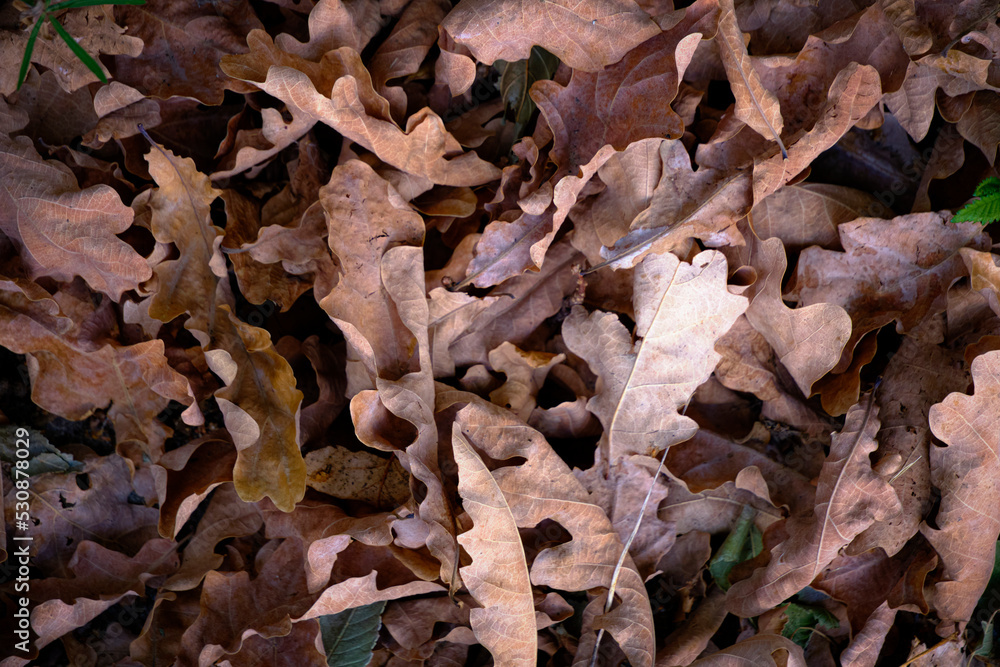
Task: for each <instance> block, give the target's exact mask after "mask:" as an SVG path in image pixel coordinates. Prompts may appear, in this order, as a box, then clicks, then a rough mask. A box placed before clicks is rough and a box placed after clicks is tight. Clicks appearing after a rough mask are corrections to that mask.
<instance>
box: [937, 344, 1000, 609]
mask: <svg viewBox="0 0 1000 667" xmlns="http://www.w3.org/2000/svg"><path fill="white" fill-rule="evenodd" d="M997 377H1000V352H987V353H985V354H982V355H980V356H978V357H976V358H975V359H974V360H973V362H972V381H973V382H974V383H975V393H974V394H973V395H972V396H966V395H965V394H958V393H953V394H949V395H948V396H947V398H945V399H944V400H943V401H942V402H940V403H937V404H935V405H933V406H932V407H931V409H930V426H931V431H932V432H933V433H934V435H935V436H936V437H938V438H940V439H941V440H942V441H943V442H944V443H945V444H946V445H947V446H946V447H937V446H932V447H931V452H930V459H931V481H932V482H933V483H934V485H935V486H936V487H937V488H939V489H940V490H941V508H940V509H939V510H938V514H937V520H936V524H937V529H935V528H932V527H931V526H929V525H927V524H926V523H924V524H922V525H921V526H920V532H921V533H923V535H924V537H926V538H927V541H928V542H930V543H931V545H932V546H933V547H934V549H935V550H936V551H937V552H938V554H939V555H940V556H941V566H942V569H943V572H942V575H943V577H942V580H941V581H940V582H939V583H937V584H935V586H934V588H935V595H934V607H935V608H936V609H937V611H938V614H939V616H940V618H941V620H942V622H948V621H954V622H957V623H958V624H959V625H960V626H964V624H965V622H966V621H968V620H969V618H970V617H971V614H972V611H973V609H974V608H975V606H976V602H977V601H978V599H979V595H980V593H981V592H982V591H983V588H984V587H985V585H986V582H987V581H988V580H989V578H990V574H991V572H992V570H993V553H994V551H995V549H996V542H997V536H998V534H1000V516H998V515H997V507H998V506H1000V503H998V501H997V498H998V495H1000V488H998V483H1000V482H998V480H1000V473H998V472H997V468H998V467H1000V465H998V460H1000V459H998V454H997V452H998V447H1000V443H998V442H997V433H998V432H1000V425H998V419H1000V416H998V414H997V411H996V405H997V400H998V397H997V395H998V393H1000V384H997V380H996V378H997Z"/></svg>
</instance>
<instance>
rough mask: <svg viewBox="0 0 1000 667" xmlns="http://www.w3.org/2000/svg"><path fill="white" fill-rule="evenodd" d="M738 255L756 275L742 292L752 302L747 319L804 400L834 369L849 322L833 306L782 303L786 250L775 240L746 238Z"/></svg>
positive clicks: (847, 336) (847, 316)
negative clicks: (745, 243)
mask: <svg viewBox="0 0 1000 667" xmlns="http://www.w3.org/2000/svg"><path fill="white" fill-rule="evenodd" d="M740 255H742V256H744V257H748V259H747V260H745V262H746V264H748V265H749V266H752V267H753V268H754V269H756V271H757V280H756V281H755V282H754V283H753V285H751V286H750V287H749V288H747V291H745V292H744V293H743V295H744V296H746V297H747V298H748V299H749V300H750V303H749V305H748V306H747V311H746V318H747V320H748V321H749V322H750V324H751V325H753V327H754V328H755V329H757V331H759V332H760V333H761V334H763V336H764V338H766V339H767V342H768V343H770V345H771V347H772V348H773V349H774V352H775V354H776V355H777V357H778V359H779V360H780V361H781V363H782V365H784V367H785V368H786V369H787V370H788V372H789V373H790V374H791V376H792V378H793V379H794V380H795V383H796V384H797V385H798V387H799V389H800V390H801V391H802V394H803V396H805V397H807V398H808V397H809V396H810V395H811V394H812V386H813V384H814V383H815V382H816V381H817V380H818V379H819V378H821V377H823V376H824V375H826V373H827V372H828V371H829V370H830V369H832V368H833V367H834V366H836V365H837V362H838V361H840V356H841V352H842V351H843V349H844V344H845V343H846V342H847V340H848V338H850V335H851V318H850V316H849V315H848V314H847V313H846V312H845V311H844V309H843V308H841V307H840V306H837V305H835V304H832V303H817V304H813V305H811V306H806V307H805V308H796V309H792V308H789V307H788V306H786V305H785V303H784V302H783V301H782V294H781V282H782V280H783V279H784V276H785V268H786V260H785V249H784V247H783V245H782V243H781V241H780V240H778V239H768V240H766V241H759V240H757V239H756V238H753V237H748V238H747V245H746V246H745V248H744V249H741V251H740Z"/></svg>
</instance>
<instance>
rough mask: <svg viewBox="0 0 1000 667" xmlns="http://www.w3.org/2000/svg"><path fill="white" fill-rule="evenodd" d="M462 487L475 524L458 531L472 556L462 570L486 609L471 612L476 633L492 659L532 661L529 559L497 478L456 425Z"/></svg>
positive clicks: (506, 662) (454, 434) (515, 666)
mask: <svg viewBox="0 0 1000 667" xmlns="http://www.w3.org/2000/svg"><path fill="white" fill-rule="evenodd" d="M452 446H453V448H454V450H453V451H454V455H455V463H456V464H457V465H458V493H459V496H460V497H461V498H462V505H463V507H464V508H465V511H466V512H468V513H469V516H470V517H472V521H473V527H472V529H471V530H469V531H466V532H464V533H462V534H461V535H459V536H458V542H459V544H461V545H462V547H464V548H465V550H466V551H467V552H468V553H469V555H470V556H471V557H472V564H471V565H466V566H464V567H460V568H459V569H458V572H459V574H460V575H461V576H462V581H463V583H464V584H465V586H466V588H468V589H469V593H471V594H472V597H473V598H475V600H476V601H477V602H479V603H480V604H481V605H482V607H483V608H482V609H473V610H472V611H470V612H469V622H470V623H471V624H472V630H473V632H475V633H476V639H478V640H479V642H480V643H481V644H482V645H483V646H485V647H486V648H487V650H489V652H490V653H491V654H492V655H493V658H494V660H496V661H497V662H498V663H500V664H504V665H511V666H512V667H518V666H530V665H534V664H535V662H536V660H537V652H538V641H537V637H536V634H535V610H534V605H533V604H532V596H531V582H530V581H529V579H528V564H527V562H526V561H525V557H524V550H523V548H522V546H521V536H520V535H519V534H518V532H517V524H516V522H515V519H514V515H513V514H512V509H511V507H510V506H509V505H508V504H507V501H506V499H505V498H504V494H503V493H502V492H501V490H500V487H499V485H498V483H497V480H496V479H495V478H494V477H493V475H492V474H491V473H490V470H489V469H488V468H487V467H486V464H484V463H483V460H482V459H481V458H480V457H479V455H478V454H477V453H476V452H475V450H474V449H473V448H472V446H471V445H470V444H469V442H468V440H466V439H465V437H464V436H463V435H462V434H461V433H459V432H458V431H457V430H456V431H453V432H452Z"/></svg>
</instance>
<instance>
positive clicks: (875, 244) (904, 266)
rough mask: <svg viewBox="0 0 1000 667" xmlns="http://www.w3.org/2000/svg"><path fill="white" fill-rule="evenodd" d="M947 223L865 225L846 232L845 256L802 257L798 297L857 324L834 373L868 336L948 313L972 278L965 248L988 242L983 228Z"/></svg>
mask: <svg viewBox="0 0 1000 667" xmlns="http://www.w3.org/2000/svg"><path fill="white" fill-rule="evenodd" d="M948 219H950V214H939V213H916V214H912V215H905V216H900V217H897V218H893V219H892V220H881V219H879V218H859V219H857V220H855V221H854V222H849V223H845V224H843V225H841V226H840V228H839V231H840V242H841V245H843V247H844V252H843V253H838V252H832V251H829V250H823V249H821V248H815V247H814V248H807V249H806V250H804V251H803V252H802V255H801V256H800V257H799V264H798V268H797V275H796V289H795V290H793V294H796V295H797V296H798V298H799V303H800V304H801V305H806V306H808V305H811V304H814V303H823V302H825V303H834V304H837V305H839V306H841V307H842V308H844V310H846V311H847V313H848V314H849V315H850V316H851V320H852V322H853V323H854V328H853V330H852V332H851V338H850V340H848V342H847V345H846V346H845V348H844V354H843V356H842V357H841V360H840V363H838V364H837V367H836V368H834V372H840V371H842V370H844V369H846V368H847V366H848V365H849V364H850V360H851V356H852V354H853V350H854V346H855V345H857V343H858V341H859V340H861V337H862V336H863V335H864V334H866V333H868V332H869V331H873V330H875V329H878V328H879V327H882V326H884V325H886V324H888V323H889V322H892V321H893V320H898V322H899V324H898V328H899V329H900V330H901V331H907V330H909V329H912V328H913V327H915V326H916V325H917V324H919V323H920V321H921V320H923V319H924V318H925V317H926V316H927V315H929V314H932V313H934V312H940V311H942V310H944V307H945V295H946V293H947V289H948V287H950V286H951V284H952V283H953V282H954V281H955V280H957V279H958V278H959V277H960V276H961V275H963V274H964V273H965V266H964V264H963V263H962V258H961V256H960V255H959V252H958V251H959V249H960V248H962V247H963V246H969V247H972V248H976V249H983V248H985V245H984V244H985V243H987V241H986V239H985V238H984V237H983V235H982V227H981V226H979V225H976V224H975V223H960V224H950V223H948V222H946V220H948ZM966 225H968V226H966ZM873 252H874V255H873V254H872V253H873ZM875 257H880V258H882V259H880V261H878V262H875V261H873V260H874V258H875ZM876 267H878V268H876ZM793 298H794V297H793Z"/></svg>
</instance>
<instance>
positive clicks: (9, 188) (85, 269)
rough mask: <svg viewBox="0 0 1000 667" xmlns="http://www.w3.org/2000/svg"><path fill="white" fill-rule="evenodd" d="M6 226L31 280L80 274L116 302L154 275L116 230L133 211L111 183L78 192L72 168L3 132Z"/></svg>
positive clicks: (0, 169) (2, 220) (2, 218)
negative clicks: (10, 137)
mask: <svg viewBox="0 0 1000 667" xmlns="http://www.w3.org/2000/svg"><path fill="white" fill-rule="evenodd" d="M0 155H2V157H0V185H2V190H0V211H2V213H0V230H2V231H3V233H4V234H6V235H7V238H9V239H10V240H11V241H12V242H14V243H15V244H16V246H17V247H18V248H19V249H20V250H21V253H20V254H21V256H22V261H23V262H24V264H25V267H26V268H27V270H28V273H29V275H30V276H31V277H33V278H37V277H39V276H51V277H53V278H55V279H56V280H60V281H67V282H68V281H70V280H72V279H73V276H80V277H81V278H83V279H84V280H86V281H87V283H88V284H89V285H90V286H91V287H92V288H93V289H95V290H97V291H100V292H104V293H106V294H108V295H109V296H111V297H112V298H113V299H114V300H115V301H118V300H119V299H121V296H122V292H125V291H127V290H132V289H137V288H138V287H139V283H141V282H142V281H144V280H147V279H148V278H149V277H150V275H151V272H150V269H149V266H148V265H147V264H146V261H145V260H144V259H143V258H142V256H141V255H139V254H138V253H137V252H136V251H135V250H133V249H132V247H131V246H129V245H128V244H127V243H125V242H124V241H122V240H121V239H119V238H117V237H116V236H115V235H116V234H120V233H121V232H124V231H125V230H126V229H128V228H129V227H130V226H131V225H132V220H133V213H132V211H131V210H130V209H129V208H128V207H127V206H125V205H124V204H122V202H121V199H120V198H119V196H118V193H116V192H115V191H114V190H113V189H111V188H110V187H108V186H107V185H95V186H92V187H89V188H87V189H85V190H80V189H79V188H78V187H77V184H76V178H75V177H74V175H73V172H72V171H70V170H69V169H68V168H67V167H66V166H65V165H63V164H61V163H59V162H57V161H55V160H43V159H42V158H41V156H39V155H38V153H37V152H36V151H35V149H34V147H33V146H32V142H31V140H30V139H28V138H27V137H23V136H22V137H17V138H15V139H13V140H11V139H8V138H7V137H6V136H5V135H3V134H0Z"/></svg>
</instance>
